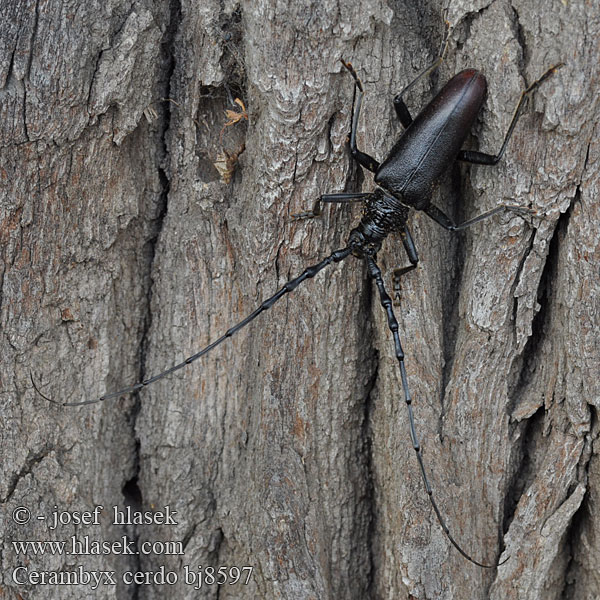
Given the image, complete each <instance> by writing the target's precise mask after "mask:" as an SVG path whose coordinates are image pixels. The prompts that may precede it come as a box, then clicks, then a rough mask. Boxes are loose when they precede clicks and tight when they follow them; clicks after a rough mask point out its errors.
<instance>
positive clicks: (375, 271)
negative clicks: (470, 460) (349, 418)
mask: <svg viewBox="0 0 600 600" xmlns="http://www.w3.org/2000/svg"><path fill="white" fill-rule="evenodd" d="M365 260H366V261H367V268H368V270H369V276H370V277H371V278H372V279H373V280H374V281H375V283H376V285H377V290H378V291H379V299H380V302H381V306H382V307H383V309H384V310H385V311H386V313H387V321H388V328H389V330H390V331H391V332H392V336H393V338H394V351H395V353H396V358H397V359H398V366H399V367H400V379H401V380H402V389H403V391H404V402H406V407H407V409H408V426H409V430H410V439H411V440H412V445H413V449H414V451H415V453H416V455H417V460H418V461H419V467H420V469H421V477H422V479H423V485H424V486H425V491H426V492H427V495H428V496H429V501H430V502H431V506H432V507H433V510H434V512H435V516H436V517H437V520H438V522H439V524H440V526H441V527H442V529H443V530H444V533H445V534H446V537H447V538H448V539H449V540H450V543H451V544H452V545H453V546H454V547H455V548H456V549H457V550H458V551H459V552H460V553H461V554H462V555H463V556H464V557H465V558H466V559H467V560H468V561H470V562H472V563H473V564H475V565H477V566H478V567H483V568H484V569H494V568H496V567H499V566H500V565H503V564H504V563H505V562H506V561H507V560H508V559H509V558H510V556H507V557H506V558H505V559H504V560H503V561H502V562H497V563H494V564H492V565H486V564H484V563H480V562H479V561H477V560H475V559H474V558H472V557H471V556H469V555H468V554H467V553H466V552H465V551H464V550H463V549H462V548H461V547H460V546H459V544H458V542H457V541H456V540H455V539H454V538H453V537H452V534H451V533H450V530H449V529H448V526H447V525H446V521H444V517H442V513H441V512H440V509H439V508H438V505H437V504H436V502H435V499H434V497H433V489H432V488H431V484H430V483H429V479H428V478H427V472H426V471H425V464H424V463H423V453H422V451H421V444H420V443H419V437H418V436H417V430H416V428H415V417H414V414H413V409H412V397H411V395H410V390H409V388H408V379H407V377H406V368H405V366H404V351H403V350H402V344H401V343H400V336H399V335H398V329H399V327H398V321H397V320H396V316H395V315H394V309H393V308H392V299H391V298H390V296H389V294H388V293H387V291H386V289H385V285H384V283H383V277H382V276H381V269H380V268H379V267H378V266H377V263H376V262H375V259H374V258H373V257H372V256H369V255H365Z"/></svg>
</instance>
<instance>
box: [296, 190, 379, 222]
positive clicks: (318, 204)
mask: <svg viewBox="0 0 600 600" xmlns="http://www.w3.org/2000/svg"><path fill="white" fill-rule="evenodd" d="M369 195H370V192H348V193H346V192H340V193H339V194H323V195H322V196H319V197H318V198H317V199H316V200H315V203H314V204H313V207H312V208H311V209H310V210H307V211H305V212H300V213H295V214H293V215H291V217H292V219H293V220H298V219H313V218H314V217H318V216H320V215H321V213H322V212H323V203H324V202H339V203H342V202H362V201H364V200H365V199H366V198H367V196H369Z"/></svg>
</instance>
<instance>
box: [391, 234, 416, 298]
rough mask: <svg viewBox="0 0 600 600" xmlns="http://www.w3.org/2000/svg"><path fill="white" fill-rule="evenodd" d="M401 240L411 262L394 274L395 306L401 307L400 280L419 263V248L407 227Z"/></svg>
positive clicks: (401, 235)
mask: <svg viewBox="0 0 600 600" xmlns="http://www.w3.org/2000/svg"><path fill="white" fill-rule="evenodd" d="M400 238H401V239H402V244H403V245H404V249H405V250H406V254H407V256H408V260H409V261H410V265H409V266H408V267H399V268H396V269H394V271H393V273H392V283H393V286H394V305H395V306H399V305H400V278H401V277H402V275H405V274H406V273H408V272H409V271H412V270H413V269H416V268H417V263H418V262H419V255H418V253H417V248H416V247H415V243H414V242H413V239H412V237H411V235H410V231H409V230H408V227H406V226H405V227H404V229H403V230H402V231H401V232H400Z"/></svg>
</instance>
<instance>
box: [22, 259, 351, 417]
mask: <svg viewBox="0 0 600 600" xmlns="http://www.w3.org/2000/svg"><path fill="white" fill-rule="evenodd" d="M351 253H352V250H351V248H350V247H347V248H343V249H341V250H335V251H334V252H332V253H331V254H330V255H329V256H328V257H327V258H324V259H323V260H322V261H321V262H319V263H317V264H316V265H312V266H311V267H307V268H306V269H304V271H303V272H302V273H301V274H300V275H298V277H295V278H294V279H291V280H290V281H288V282H287V283H286V284H285V285H284V286H283V287H282V288H280V289H279V290H278V291H277V292H275V294H273V295H272V296H271V297H270V298H267V299H266V300H265V301H264V302H263V303H262V304H261V305H260V306H259V307H258V308H257V309H256V310H255V311H254V312H252V313H250V314H249V315H248V316H247V317H246V318H245V319H244V320H243V321H240V322H239V323H238V324H237V325H234V326H233V327H232V328H231V329H228V330H227V331H226V332H225V333H224V334H223V335H222V336H221V337H220V338H218V339H216V340H215V341H214V342H212V343H210V344H209V345H208V346H206V347H204V348H202V350H199V351H198V352H196V354H192V356H189V357H188V358H186V359H185V360H184V361H183V362H180V363H179V364H176V365H173V366H172V367H170V368H168V369H166V370H165V371H162V373H159V374H158V375H154V376H153V377H149V378H148V379H144V381H140V382H138V383H134V384H132V385H128V386H127V387H124V388H123V389H121V390H117V391H116V392H110V393H109V394H104V395H103V396H100V397H99V398H94V399H92V400H82V401H81V402H58V401H57V400H54V399H52V398H49V397H48V396H46V395H45V394H43V393H42V392H41V391H40V389H39V387H38V386H37V384H36V382H35V380H34V378H33V373H31V372H30V373H29V376H30V378H31V383H32V384H33V387H34V389H35V391H36V392H37V393H38V394H39V395H40V396H41V397H42V398H44V399H45V400H47V401H48V402H52V403H53V404H59V405H61V406H84V405H86V404H95V403H97V402H104V400H110V399H111V398H116V397H117V396H122V395H124V394H131V393H132V392H137V391H139V390H141V389H142V388H144V387H146V386H148V385H150V384H151V383H154V382H156V381H158V380H160V379H163V378H164V377H167V375H170V374H171V373H174V372H175V371H179V369H183V367H186V366H187V365H189V364H190V363H193V362H194V361H195V360H198V359H199V358H200V357H202V356H204V355H205V354H208V353H209V352H210V351H211V350H213V349H214V348H216V347H217V346H218V345H219V344H221V343H222V342H224V341H225V340H226V339H227V338H229V337H231V336H232V335H235V334H236V333H237V332H238V331H239V330H240V329H242V327H245V326H246V325H248V323H250V322H251V321H254V319H256V317H258V315H260V313H262V312H264V311H265V310H268V309H269V308H271V306H273V304H275V302H277V300H279V299H280V298H282V297H283V296H285V294H287V293H288V292H291V291H292V290H294V289H296V288H297V287H298V286H299V285H300V284H301V283H302V282H303V281H305V280H306V279H310V278H312V277H314V276H315V275H316V274H317V273H318V272H319V271H321V270H323V269H324V268H325V267H326V266H327V265H330V264H331V263H332V262H335V263H338V262H340V261H342V260H344V259H345V258H346V257H348V256H349V255H350V254H351Z"/></svg>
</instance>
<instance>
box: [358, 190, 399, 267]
mask: <svg viewBox="0 0 600 600" xmlns="http://www.w3.org/2000/svg"><path fill="white" fill-rule="evenodd" d="M409 210H410V209H409V207H408V206H406V205H405V204H403V203H402V202H400V200H398V199H397V198H394V197H392V196H389V195H387V194H386V193H385V192H384V191H383V190H382V189H381V188H377V189H376V190H375V191H374V192H373V193H372V194H371V195H370V196H369V198H368V200H367V201H366V202H365V206H364V209H363V216H362V219H361V220H360V223H359V225H358V227H356V228H355V229H353V230H352V231H351V232H350V237H349V244H350V246H352V247H353V248H354V254H357V255H362V254H364V253H367V254H371V253H373V252H377V250H378V249H379V248H380V247H381V242H382V241H383V240H384V239H385V238H386V237H387V236H388V234H390V233H392V232H393V231H400V230H402V229H403V227H404V226H405V225H406V221H407V219H408V212H409Z"/></svg>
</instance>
